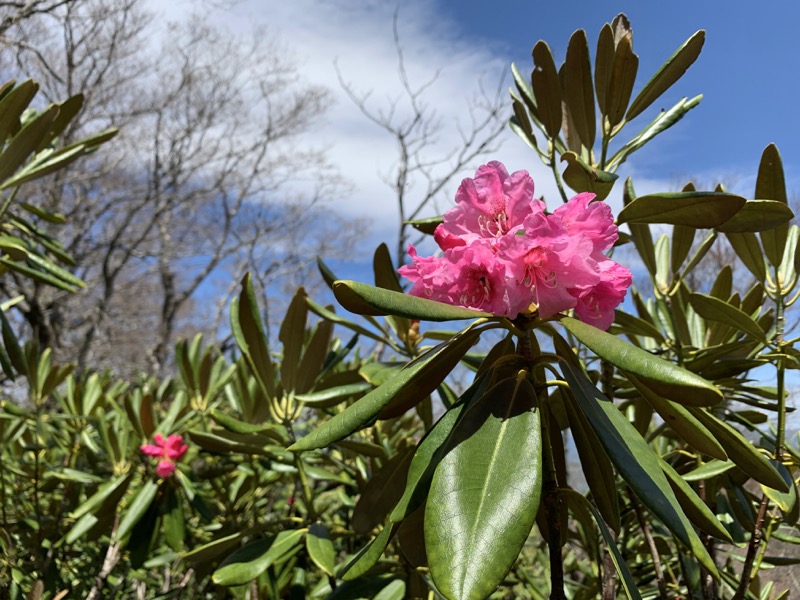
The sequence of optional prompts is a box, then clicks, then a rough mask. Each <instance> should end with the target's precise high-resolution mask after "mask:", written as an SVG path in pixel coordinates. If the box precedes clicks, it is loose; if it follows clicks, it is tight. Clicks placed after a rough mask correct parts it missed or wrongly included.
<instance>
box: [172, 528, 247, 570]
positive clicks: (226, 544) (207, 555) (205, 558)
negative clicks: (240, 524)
mask: <svg viewBox="0 0 800 600" xmlns="http://www.w3.org/2000/svg"><path fill="white" fill-rule="evenodd" d="M244 536H245V532H244V531H240V532H238V533H232V534H231V535H226V536H225V537H222V538H219V539H217V540H214V541H212V542H208V543H207V544H203V545H202V546H198V547H197V548H195V549H193V550H192V551H191V552H187V553H185V554H183V555H182V556H181V559H182V560H184V561H186V562H187V563H189V564H191V565H194V564H208V563H210V562H212V561H215V560H216V559H217V558H219V557H220V556H222V555H223V554H225V553H227V552H230V551H231V550H232V549H233V548H235V547H236V546H238V545H239V542H241V540H242V538H243V537H244Z"/></svg>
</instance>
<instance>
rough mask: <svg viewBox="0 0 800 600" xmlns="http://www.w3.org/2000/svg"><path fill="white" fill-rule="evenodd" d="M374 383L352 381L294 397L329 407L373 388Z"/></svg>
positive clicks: (301, 400) (306, 402)
mask: <svg viewBox="0 0 800 600" xmlns="http://www.w3.org/2000/svg"><path fill="white" fill-rule="evenodd" d="M372 387H373V386H372V384H370V383H368V382H366V381H361V382H359V383H350V384H347V385H339V386H335V387H330V388H324V389H321V390H319V391H317V392H310V393H308V394H297V395H296V396H295V397H294V399H295V400H299V401H300V402H304V403H305V404H308V405H310V406H319V407H321V408H327V407H330V406H336V405H337V404H339V403H341V402H344V401H345V400H347V399H348V398H351V397H353V396H356V395H358V394H363V393H365V392H367V391H369V390H371V389H372Z"/></svg>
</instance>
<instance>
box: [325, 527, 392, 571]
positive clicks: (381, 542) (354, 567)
mask: <svg viewBox="0 0 800 600" xmlns="http://www.w3.org/2000/svg"><path fill="white" fill-rule="evenodd" d="M398 527H399V525H391V526H390V525H388V524H387V525H386V526H385V527H384V528H383V529H381V532H380V533H379V534H378V535H376V536H375V537H374V538H372V540H370V542H369V543H368V544H367V545H366V546H364V547H363V548H362V549H361V551H360V552H359V553H358V554H356V555H355V557H353V560H351V561H350V562H349V563H347V566H345V568H344V569H342V570H341V571H340V572H339V578H340V579H341V580H342V581H352V580H353V579H358V578H359V577H361V576H362V575H363V574H364V573H366V572H367V571H369V570H370V569H371V568H372V567H373V566H375V563H377V562H378V560H379V559H380V557H381V554H383V551H384V550H386V546H388V545H389V540H390V539H392V535H393V534H394V532H395V531H396V530H397V528H398Z"/></svg>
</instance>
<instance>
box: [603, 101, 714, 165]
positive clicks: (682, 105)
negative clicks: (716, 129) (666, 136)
mask: <svg viewBox="0 0 800 600" xmlns="http://www.w3.org/2000/svg"><path fill="white" fill-rule="evenodd" d="M702 99H703V96H702V94H701V95H699V96H695V97H694V98H691V99H688V98H682V99H681V100H680V101H678V102H677V103H676V104H675V106H673V107H672V108H670V109H669V110H667V111H661V112H660V113H659V114H658V116H657V117H656V118H655V119H653V121H652V122H651V123H650V124H649V125H647V126H646V127H645V128H644V129H642V130H641V131H640V132H639V133H637V134H636V136H635V137H634V138H633V139H632V140H630V141H629V142H628V143H626V144H625V145H624V146H622V148H620V149H619V150H617V151H616V152H615V153H614V155H613V156H612V157H611V158H610V159H609V160H608V162H607V163H606V168H607V169H609V170H612V171H613V170H616V169H617V168H618V167H619V166H620V165H621V164H622V163H624V162H625V161H626V160H627V158H628V156H630V155H631V154H633V153H634V152H635V151H636V150H638V149H639V148H641V147H642V146H644V145H645V144H646V143H648V142H649V141H650V140H652V139H653V138H654V137H656V136H657V135H658V134H660V133H662V132H664V131H666V130H667V129H669V128H670V127H672V126H673V125H675V123H677V122H678V121H680V120H681V119H683V117H684V116H686V113H688V112H689V111H690V110H692V109H693V108H695V107H696V106H697V105H698V104H700V101H701V100H702Z"/></svg>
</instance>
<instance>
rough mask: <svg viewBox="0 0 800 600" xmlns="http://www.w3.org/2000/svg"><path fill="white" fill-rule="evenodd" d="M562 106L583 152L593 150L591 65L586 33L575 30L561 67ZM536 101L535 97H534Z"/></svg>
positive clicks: (593, 127)
mask: <svg viewBox="0 0 800 600" xmlns="http://www.w3.org/2000/svg"><path fill="white" fill-rule="evenodd" d="M563 69H564V102H565V103H566V105H567V106H568V107H569V114H570V117H571V118H572V121H573V123H574V125H575V130H576V131H577V132H578V137H580V139H581V143H582V144H583V145H584V146H585V147H586V148H591V147H592V146H594V136H595V115H594V88H593V87H592V65H591V63H590V62H589V42H588V41H587V39H586V32H585V31H583V30H582V29H579V30H578V31H576V32H575V33H573V34H572V37H571V38H570V40H569V45H568V46H567V59H566V62H565V63H564V67H563ZM537 98H538V96H537Z"/></svg>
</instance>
